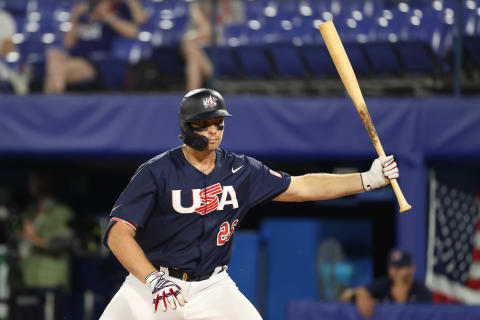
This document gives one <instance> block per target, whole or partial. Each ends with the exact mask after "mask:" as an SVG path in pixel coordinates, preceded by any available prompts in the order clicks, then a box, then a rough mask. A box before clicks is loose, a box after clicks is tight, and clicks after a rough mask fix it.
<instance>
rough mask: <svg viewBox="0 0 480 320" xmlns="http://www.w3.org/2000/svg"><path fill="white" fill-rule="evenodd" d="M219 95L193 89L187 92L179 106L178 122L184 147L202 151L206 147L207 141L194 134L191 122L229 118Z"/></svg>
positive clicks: (205, 90)
mask: <svg viewBox="0 0 480 320" xmlns="http://www.w3.org/2000/svg"><path fill="white" fill-rule="evenodd" d="M231 116H232V115H231V114H230V113H228V111H227V108H226V106H225V100H223V97H222V95H221V94H220V93H218V92H217V91H215V90H212V89H205V88H202V89H195V90H192V91H190V92H188V93H187V94H186V95H185V96H184V97H183V99H182V103H181V104H180V112H179V114H178V122H179V124H180V129H181V130H182V134H181V135H180V138H181V139H182V140H183V141H184V142H185V144H186V145H188V146H190V147H192V148H193V149H196V150H199V151H202V150H204V149H205V148H206V147H207V146H208V139H207V138H206V137H204V136H202V135H199V134H197V133H195V132H194V131H193V129H192V125H191V123H192V122H195V121H200V120H204V119H209V118H216V117H231Z"/></svg>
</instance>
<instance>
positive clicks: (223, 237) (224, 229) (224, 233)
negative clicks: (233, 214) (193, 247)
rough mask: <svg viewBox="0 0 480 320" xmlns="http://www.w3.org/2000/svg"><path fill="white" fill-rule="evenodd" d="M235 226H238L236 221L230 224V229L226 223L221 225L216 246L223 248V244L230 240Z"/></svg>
mask: <svg viewBox="0 0 480 320" xmlns="http://www.w3.org/2000/svg"><path fill="white" fill-rule="evenodd" d="M237 224H238V219H236V220H235V221H233V222H232V226H231V227H230V224H229V223H228V221H225V222H224V223H222V225H221V226H220V229H219V231H218V235H217V246H223V245H224V244H225V242H227V241H228V240H230V238H231V237H232V235H233V232H234V231H235V227H236V226H237Z"/></svg>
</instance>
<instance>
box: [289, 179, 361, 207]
mask: <svg viewBox="0 0 480 320" xmlns="http://www.w3.org/2000/svg"><path fill="white" fill-rule="evenodd" d="M291 183H292V184H296V186H293V187H294V188H295V189H296V190H297V192H295V196H294V198H295V199H293V200H292V201H316V200H329V199H335V198H340V197H344V196H347V195H350V194H354V193H359V192H363V191H364V189H363V185H362V179H361V178H360V174H359V173H352V174H328V173H315V174H307V175H304V176H299V177H292V182H291Z"/></svg>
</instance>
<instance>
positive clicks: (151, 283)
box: [145, 270, 165, 290]
mask: <svg viewBox="0 0 480 320" xmlns="http://www.w3.org/2000/svg"><path fill="white" fill-rule="evenodd" d="M164 275H165V273H164V272H163V271H158V270H155V271H152V272H150V273H149V274H148V275H147V276H146V277H145V284H146V285H147V286H148V287H149V288H150V289H152V290H153V288H154V287H155V285H156V283H157V282H158V281H159V280H160V279H162V278H163V276H164Z"/></svg>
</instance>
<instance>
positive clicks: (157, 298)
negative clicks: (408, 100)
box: [155, 294, 160, 311]
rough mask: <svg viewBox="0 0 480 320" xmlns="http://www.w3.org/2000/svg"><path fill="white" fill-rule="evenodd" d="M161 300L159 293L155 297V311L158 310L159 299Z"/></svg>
mask: <svg viewBox="0 0 480 320" xmlns="http://www.w3.org/2000/svg"><path fill="white" fill-rule="evenodd" d="M159 300H160V297H159V295H158V294H157V297H156V298H155V311H157V308H158V301H159Z"/></svg>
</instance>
